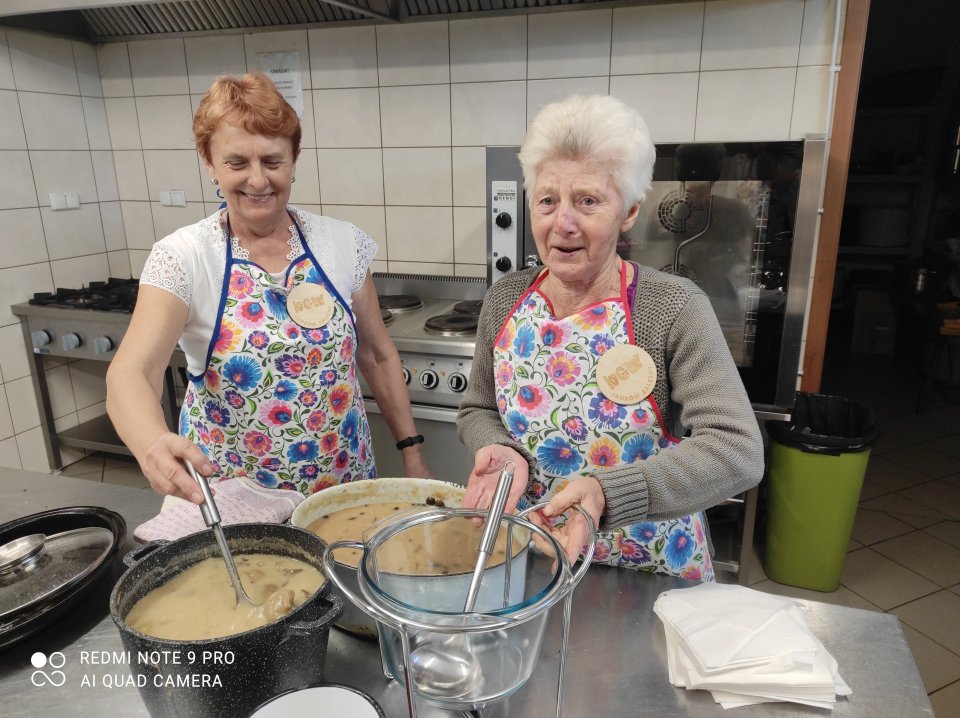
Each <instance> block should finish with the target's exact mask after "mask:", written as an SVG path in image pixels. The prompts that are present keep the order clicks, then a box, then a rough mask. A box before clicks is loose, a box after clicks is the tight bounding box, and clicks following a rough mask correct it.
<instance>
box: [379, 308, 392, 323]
mask: <svg viewBox="0 0 960 718" xmlns="http://www.w3.org/2000/svg"><path fill="white" fill-rule="evenodd" d="M380 318H381V319H383V323H384V325H389V324H390V323H392V322H393V312H391V311H390V310H389V309H384V308H383V307H380Z"/></svg>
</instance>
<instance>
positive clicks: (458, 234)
mask: <svg viewBox="0 0 960 718" xmlns="http://www.w3.org/2000/svg"><path fill="white" fill-rule="evenodd" d="M453 258H454V260H456V263H457V264H458V265H460V264H479V265H484V269H485V265H486V261H487V210H486V208H485V207H454V208H453Z"/></svg>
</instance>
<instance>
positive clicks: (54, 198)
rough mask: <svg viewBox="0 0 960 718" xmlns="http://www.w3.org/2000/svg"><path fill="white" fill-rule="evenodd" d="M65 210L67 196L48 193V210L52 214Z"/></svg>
mask: <svg viewBox="0 0 960 718" xmlns="http://www.w3.org/2000/svg"><path fill="white" fill-rule="evenodd" d="M66 208H67V195H66V193H64V192H51V193H50V209H52V210H53V211H54V212H56V211H58V210H61V209H66Z"/></svg>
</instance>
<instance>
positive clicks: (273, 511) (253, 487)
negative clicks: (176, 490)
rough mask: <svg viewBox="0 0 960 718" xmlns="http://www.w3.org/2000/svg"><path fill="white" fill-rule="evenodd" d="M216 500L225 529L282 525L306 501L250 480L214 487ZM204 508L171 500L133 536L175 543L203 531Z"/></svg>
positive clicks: (169, 497) (229, 481) (166, 501)
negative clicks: (259, 524)
mask: <svg viewBox="0 0 960 718" xmlns="http://www.w3.org/2000/svg"><path fill="white" fill-rule="evenodd" d="M212 488H213V490H214V492H215V495H214V498H213V500H214V501H215V502H216V504H217V511H219V512H220V523H221V525H223V526H229V525H231V524H242V523H270V524H282V523H283V522H284V521H286V520H287V519H289V518H290V516H291V515H292V514H293V510H294V509H295V508H297V504H299V503H300V502H301V501H303V499H304V498H305V497H304V495H303V494H301V493H300V492H299V491H291V490H288V489H267V488H264V487H263V486H260V484H258V483H257V482H256V481H253V480H252V479H248V478H238V479H226V480H225V481H218V482H217V483H215V484H212ZM206 528H207V525H206V524H205V523H204V522H203V515H202V514H201V513H200V507H199V506H197V505H196V504H194V503H191V502H190V501H186V500H184V499H180V498H177V497H175V496H167V497H166V498H165V499H164V500H163V507H162V508H161V509H160V513H159V514H158V515H156V516H154V517H153V518H152V519H150V520H149V521H145V522H144V523H142V524H140V525H139V526H137V528H136V529H134V532H133V536H134V538H135V539H137V540H138V541H143V542H146V541H157V540H159V539H166V540H167V541H174V540H176V539H178V538H182V537H183V536H186V535H188V534H192V533H196V532H197V531H203V530H205V529H206Z"/></svg>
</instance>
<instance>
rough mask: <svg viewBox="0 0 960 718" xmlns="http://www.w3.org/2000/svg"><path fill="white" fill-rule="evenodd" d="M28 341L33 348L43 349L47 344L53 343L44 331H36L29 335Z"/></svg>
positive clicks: (51, 338) (48, 333) (48, 334)
mask: <svg viewBox="0 0 960 718" xmlns="http://www.w3.org/2000/svg"><path fill="white" fill-rule="evenodd" d="M30 341H31V342H32V343H33V346H35V347H38V348H39V347H45V346H47V344H49V343H50V342H52V341H53V337H51V336H50V332H48V331H46V330H44V329H38V330H37V331H35V332H31V333H30Z"/></svg>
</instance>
